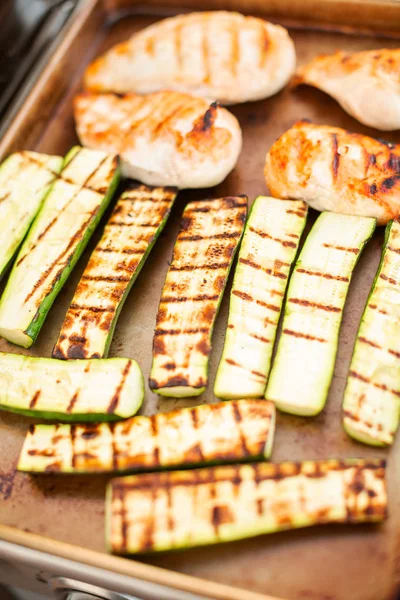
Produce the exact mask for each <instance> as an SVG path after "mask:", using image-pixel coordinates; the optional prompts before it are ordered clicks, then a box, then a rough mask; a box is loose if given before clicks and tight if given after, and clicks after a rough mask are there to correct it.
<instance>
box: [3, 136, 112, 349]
mask: <svg viewBox="0 0 400 600" xmlns="http://www.w3.org/2000/svg"><path fill="white" fill-rule="evenodd" d="M118 179H119V168H118V159H117V157H116V156H115V155H108V154H104V153H103V152H97V151H94V150H88V149H87V148H79V147H75V148H73V149H72V150H71V151H70V152H69V153H68V155H67V156H66V158H65V160H64V164H63V169H62V171H61V174H60V176H59V177H58V179H57V180H56V182H55V183H54V185H53V186H52V189H51V191H50V193H49V194H48V196H47V197H46V199H45V202H44V204H43V207H42V209H41V210H40V212H39V214H38V216H37V217H36V219H35V221H34V223H33V225H32V227H31V229H30V231H29V233H28V236H27V238H26V240H25V242H24V244H23V246H22V248H21V250H20V252H19V254H18V257H17V260H16V262H15V264H14V267H13V269H12V271H11V274H10V278H9V280H8V283H7V286H6V289H5V291H4V293H3V296H2V298H1V301H0V336H2V337H4V338H6V339H7V340H9V341H10V342H13V343H14V344H17V345H18V346H23V347H24V348H29V347H30V346H31V345H32V344H33V342H34V341H35V340H36V338H37V336H38V334H39V331H40V329H41V327H42V325H43V323H44V320H45V318H46V315H47V313H48V311H49V309H50V307H51V305H52V304H53V302H54V300H55V298H56V296H57V294H58V293H59V292H60V290H61V288H62V286H63V285H64V283H65V281H66V279H67V278H68V276H69V274H70V273H71V271H72V269H73V268H74V266H75V264H76V262H77V261H78V258H79V257H80V255H81V254H82V252H83V250H84V248H85V246H86V244H87V243H88V241H89V239H90V237H91V235H92V233H93V231H94V229H95V227H96V225H97V223H98V222H99V220H100V218H101V216H102V214H103V212H104V210H105V209H106V207H107V205H108V203H109V201H110V200H111V197H112V195H113V193H114V190H115V188H116V186H117V184H118Z"/></svg>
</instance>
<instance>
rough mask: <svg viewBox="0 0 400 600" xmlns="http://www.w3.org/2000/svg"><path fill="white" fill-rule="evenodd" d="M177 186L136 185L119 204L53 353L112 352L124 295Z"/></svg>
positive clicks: (63, 356) (96, 355)
mask: <svg viewBox="0 0 400 600" xmlns="http://www.w3.org/2000/svg"><path fill="white" fill-rule="evenodd" d="M176 195H177V190H176V189H174V188H152V187H148V186H145V185H139V184H134V183H132V184H131V185H130V186H129V188H128V190H126V191H125V192H124V193H123V194H122V196H121V197H120V199H119V200H118V202H117V203H116V205H115V208H114V211H113V213H112V215H111V217H110V219H109V221H108V223H107V225H106V227H105V230H104V233H103V236H102V238H101V240H100V242H99V243H98V245H97V247H96V248H95V250H94V251H93V254H92V256H91V258H90V260H89V263H88V265H87V267H86V269H85V271H84V273H83V275H82V277H81V280H80V282H79V285H78V287H77V289H76V292H75V295H74V297H73V299H72V304H71V306H70V308H69V310H68V312H67V314H66V317H65V320H64V324H63V326H62V329H61V333H60V336H59V338H58V342H57V343H56V345H55V347H54V349H53V357H54V358H61V359H68V358H101V357H105V356H107V354H108V350H109V347H110V343H111V339H112V336H113V333H114V329H115V325H116V322H117V319H118V317H119V313H120V312H121V309H122V306H123V304H124V302H125V299H126V297H127V295H128V293H129V291H130V289H131V287H132V285H133V283H134V281H135V280H136V278H137V276H138V275H139V273H140V270H141V269H142V267H143V265H144V263H145V261H146V258H147V256H148V255H149V253H150V251H151V249H152V247H153V246H154V243H155V241H156V239H157V238H158V236H159V234H160V233H161V231H162V230H163V228H164V225H165V224H166V222H167V219H168V217H169V214H170V212H171V208H172V205H173V203H174V200H175V198H176Z"/></svg>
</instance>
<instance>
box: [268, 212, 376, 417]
mask: <svg viewBox="0 0 400 600" xmlns="http://www.w3.org/2000/svg"><path fill="white" fill-rule="evenodd" d="M374 229H375V219H372V218H369V217H355V216H349V215H340V214H335V213H328V212H325V213H322V214H321V215H320V216H319V217H318V219H317V220H316V222H315V224H314V226H313V228H312V230H311V232H310V233H309V235H308V237H307V240H306V242H305V244H304V247H303V249H302V251H301V253H300V256H299V259H298V261H297V263H296V266H295V269H294V271H293V275H292V277H291V280H290V284H289V288H288V294H287V300H286V306H285V314H284V319H283V324H282V334H281V338H280V340H279V344H278V351H277V355H276V358H275V362H274V365H273V367H272V370H271V374H270V378H269V381H268V385H267V390H266V393H265V397H266V398H267V399H268V400H272V401H273V402H275V403H276V405H277V408H279V409H280V410H282V411H284V412H289V413H293V414H295V415H305V416H310V415H316V414H318V413H319V412H320V411H321V410H322V409H323V408H324V405H325V402H326V398H327V396H328V392H329V387H330V384H331V380H332V376H333V370H334V367H335V359H336V352H337V346H338V337H339V329H340V323H341V320H342V312H343V307H344V304H345V301H346V296H347V292H348V288H349V285H350V279H351V276H352V273H353V270H354V267H355V265H356V262H357V260H358V258H359V256H360V254H361V252H362V250H363V248H364V246H365V244H366V243H367V241H368V240H369V238H370V237H371V235H372V233H373V231H374Z"/></svg>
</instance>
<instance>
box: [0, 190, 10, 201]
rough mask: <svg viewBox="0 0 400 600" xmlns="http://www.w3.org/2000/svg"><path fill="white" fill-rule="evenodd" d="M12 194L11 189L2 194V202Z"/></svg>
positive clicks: (0, 198)
mask: <svg viewBox="0 0 400 600" xmlns="http://www.w3.org/2000/svg"><path fill="white" fill-rule="evenodd" d="M10 196H11V190H10V191H9V192H6V193H5V194H3V195H2V196H0V204H1V203H2V202H4V201H5V200H7V198H9V197H10Z"/></svg>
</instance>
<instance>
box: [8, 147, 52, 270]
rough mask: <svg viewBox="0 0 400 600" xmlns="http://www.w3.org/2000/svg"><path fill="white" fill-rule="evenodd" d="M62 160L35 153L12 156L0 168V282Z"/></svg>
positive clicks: (19, 153)
mask: <svg viewBox="0 0 400 600" xmlns="http://www.w3.org/2000/svg"><path fill="white" fill-rule="evenodd" d="M62 163H63V159H62V158H61V157H60V156H49V155H47V154H39V153H37V152H16V153H15V154H12V155H11V156H9V157H8V158H7V159H6V160H5V161H4V162H3V163H2V164H1V166H0V221H1V224H2V225H1V230H0V248H1V257H0V278H1V277H2V276H3V275H4V273H5V272H6V271H7V269H8V267H9V265H10V264H11V263H12V260H13V258H14V256H15V253H16V251H17V250H18V247H19V246H20V244H21V242H22V240H23V239H24V237H25V235H26V232H27V231H28V229H29V227H30V225H31V223H32V221H33V219H34V218H35V216H36V214H37V213H38V211H39V210H40V208H41V206H42V203H43V201H44V199H45V197H46V196H47V194H48V193H49V191H50V189H51V186H52V184H53V182H54V181H55V179H56V177H57V175H58V174H59V172H60V171H61V167H62Z"/></svg>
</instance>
